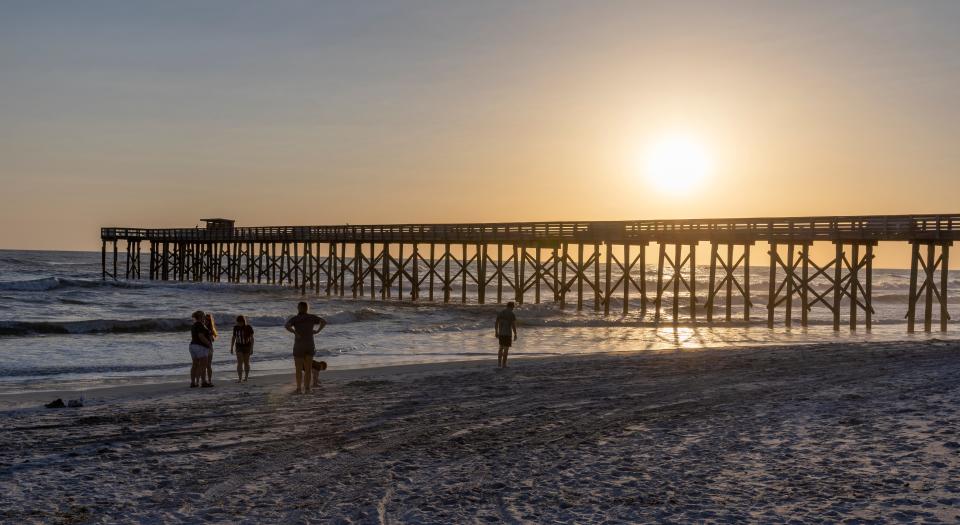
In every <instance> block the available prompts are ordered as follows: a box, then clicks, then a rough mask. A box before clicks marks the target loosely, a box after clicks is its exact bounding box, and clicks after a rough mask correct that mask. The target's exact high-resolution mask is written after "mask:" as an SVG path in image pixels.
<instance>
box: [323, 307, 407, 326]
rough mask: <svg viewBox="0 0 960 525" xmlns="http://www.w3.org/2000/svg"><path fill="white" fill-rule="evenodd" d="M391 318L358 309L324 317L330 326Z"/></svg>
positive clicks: (376, 311) (373, 311)
mask: <svg viewBox="0 0 960 525" xmlns="http://www.w3.org/2000/svg"><path fill="white" fill-rule="evenodd" d="M392 317H393V316H392V315H390V314H388V313H386V312H381V311H378V310H374V309H373V308H360V309H358V310H343V311H340V312H337V313H335V314H332V315H328V316H326V317H324V319H325V320H326V321H327V322H328V323H330V324H342V323H353V322H363V321H379V320H383V319H390V318H392Z"/></svg>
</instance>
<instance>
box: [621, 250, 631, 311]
mask: <svg viewBox="0 0 960 525" xmlns="http://www.w3.org/2000/svg"><path fill="white" fill-rule="evenodd" d="M632 268H633V262H632V261H631V260H630V244H629V243H624V245H623V305H622V306H623V315H627V313H629V312H630V288H631V287H632V286H633V277H632V276H631V275H630V270H631V269H632Z"/></svg>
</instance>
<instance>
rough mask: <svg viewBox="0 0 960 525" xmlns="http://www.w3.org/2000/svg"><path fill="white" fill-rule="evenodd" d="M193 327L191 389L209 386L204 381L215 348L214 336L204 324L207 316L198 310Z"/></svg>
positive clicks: (191, 329)
mask: <svg viewBox="0 0 960 525" xmlns="http://www.w3.org/2000/svg"><path fill="white" fill-rule="evenodd" d="M192 317H193V326H192V327H191V328H190V358H191V359H192V361H193V363H192V364H191V365H190V388H194V387H198V386H200V385H201V384H203V386H207V382H206V381H204V373H205V372H206V364H207V357H208V356H209V355H210V347H211V346H213V342H212V341H213V336H212V335H211V334H210V329H209V328H207V325H206V324H204V320H205V319H206V317H207V316H206V315H205V314H204V313H203V312H202V311H200V310H197V311H196V312H193V316H192Z"/></svg>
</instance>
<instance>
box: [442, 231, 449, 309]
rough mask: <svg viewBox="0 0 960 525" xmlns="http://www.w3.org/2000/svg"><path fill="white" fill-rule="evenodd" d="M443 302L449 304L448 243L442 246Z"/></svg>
mask: <svg viewBox="0 0 960 525" xmlns="http://www.w3.org/2000/svg"><path fill="white" fill-rule="evenodd" d="M443 302H444V304H446V303H449V302H450V243H445V244H444V245H443Z"/></svg>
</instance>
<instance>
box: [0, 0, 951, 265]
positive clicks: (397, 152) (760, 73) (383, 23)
mask: <svg viewBox="0 0 960 525" xmlns="http://www.w3.org/2000/svg"><path fill="white" fill-rule="evenodd" d="M0 12H2V13H3V16H2V17H0V224H2V225H3V228H0V248H19V249H78V250H83V249H98V248H99V230H98V229H99V228H100V227H101V226H146V227H152V226H156V227H161V226H163V227H166V226H194V225H195V224H196V223H197V222H198V220H199V219H200V218H202V217H207V216H225V217H231V218H234V219H236V220H237V221H238V224H241V225H279V224H342V223H351V224H362V223H410V222H461V221H463V222H494V221H528V220H613V219H659V218H702V217H730V216H733V217H745V216H792V215H854V214H898V213H950V212H956V211H958V210H957V209H956V206H955V202H956V201H957V196H958V195H960V174H958V166H960V148H958V147H957V142H956V141H957V137H960V104H958V103H957V93H960V31H957V30H956V28H957V27H958V25H960V2H952V1H942V2H937V1H924V2H884V1H878V0H874V1H862V2H858V1H846V2H832V1H830V2H817V1H809V2H775V1H762V2H735V1H730V2H703V3H698V2H641V1H631V2H603V1H595V2H593V1H591V2H582V1H581V2H568V1H563V0H552V1H544V2H538V1H525V2H514V1H509V2H507V1H503V2H501V1H489V2H474V1H466V2H455V1H436V2H421V1H389V2H382V3H380V2H314V1H310V2H307V1H303V2H282V1H277V2H259V1H257V2H243V1H229V2H227V1H216V0H210V1H204V2H193V1H189V2H180V1H164V2H129V1H116V2H105V1H97V0H91V1H86V2H34V1H24V2H17V1H7V0H0ZM670 136H682V137H686V138H687V139H689V140H691V141H692V142H694V143H695V144H697V146H698V147H699V148H701V150H702V151H703V152H705V153H704V154H705V156H706V157H707V158H708V164H709V169H708V170H707V171H706V172H705V176H703V177H702V178H701V179H700V180H699V181H697V182H696V183H695V184H689V185H687V186H685V187H681V188H664V187H662V186H661V185H658V184H655V182H656V181H655V180H651V177H650V176H649V173H648V172H649V166H648V163H647V160H648V157H649V155H650V148H651V147H652V146H651V145H652V144H657V143H658V141H662V140H663V138H664V137H670ZM890 253H893V252H890ZM897 253H898V254H899V253H900V252H897ZM903 253H905V252H903ZM890 257H891V258H890V261H892V262H895V260H899V258H900V255H896V257H897V259H895V258H893V256H892V255H891V256H890ZM906 261H907V260H906V259H905V258H904V260H903V262H904V264H906ZM901 266H902V265H901Z"/></svg>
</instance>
